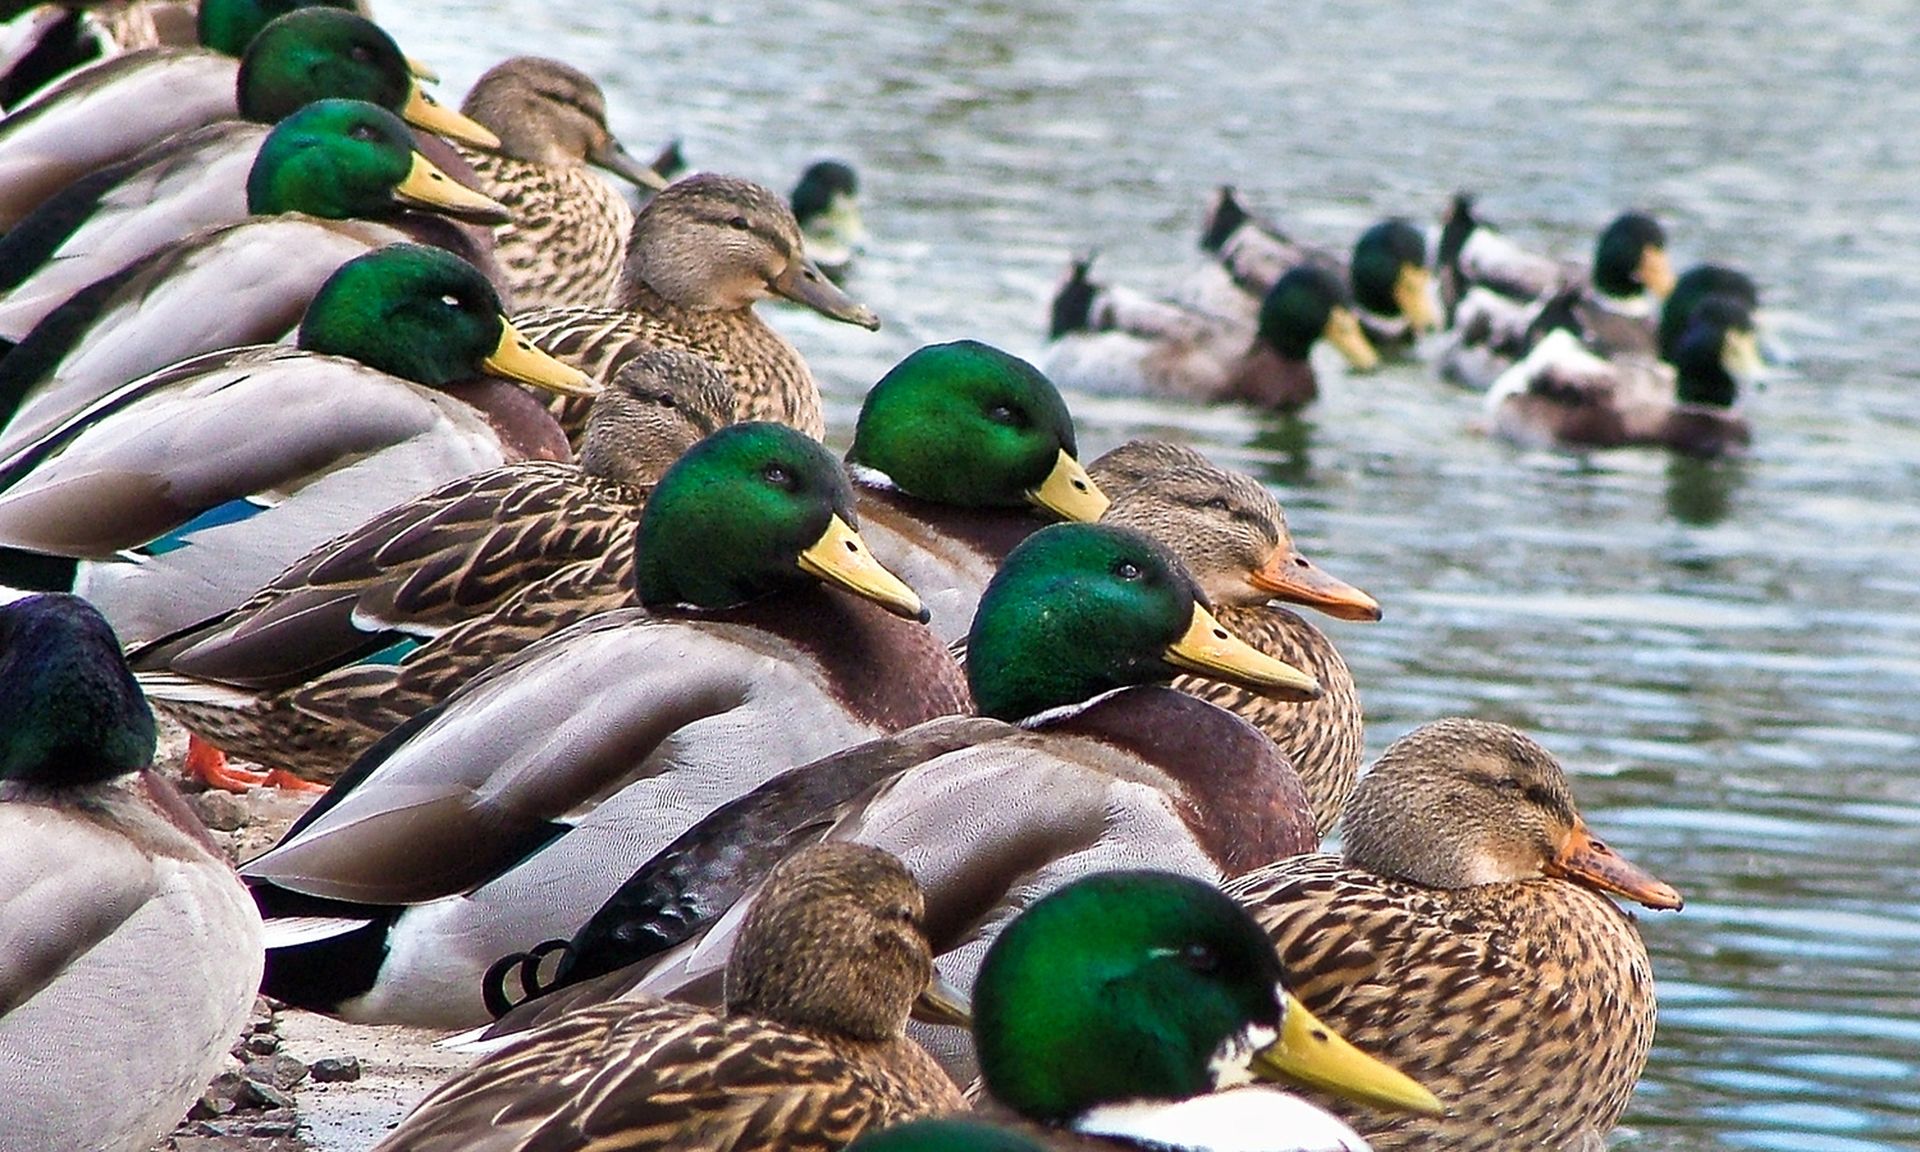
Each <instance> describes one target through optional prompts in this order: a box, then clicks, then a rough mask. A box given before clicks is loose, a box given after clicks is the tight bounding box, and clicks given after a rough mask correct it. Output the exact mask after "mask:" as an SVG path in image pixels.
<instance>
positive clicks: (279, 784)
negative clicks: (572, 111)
mask: <svg viewBox="0 0 1920 1152" xmlns="http://www.w3.org/2000/svg"><path fill="white" fill-rule="evenodd" d="M266 785H267V787H269V788H282V789H285V790H286V791H288V792H325V791H326V790H327V786H326V785H325V784H315V783H314V782H313V781H311V780H302V779H301V778H300V777H298V776H295V775H294V774H293V773H291V772H289V771H287V770H286V769H285V768H275V769H273V770H272V771H271V772H268V773H267V779H266Z"/></svg>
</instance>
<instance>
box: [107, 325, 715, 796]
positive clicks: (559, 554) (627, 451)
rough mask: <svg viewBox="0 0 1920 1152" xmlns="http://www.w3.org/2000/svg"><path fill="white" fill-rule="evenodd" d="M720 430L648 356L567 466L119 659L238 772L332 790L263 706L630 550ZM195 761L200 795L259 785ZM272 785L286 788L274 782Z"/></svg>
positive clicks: (422, 500) (702, 401)
mask: <svg viewBox="0 0 1920 1152" xmlns="http://www.w3.org/2000/svg"><path fill="white" fill-rule="evenodd" d="M732 420H733V388H732V386H731V385H729V384H728V383H727V382H726V380H725V379H724V378H722V377H721V375H720V374H719V372H718V371H716V370H715V369H714V368H713V366H712V365H710V364H708V363H707V362H706V361H704V360H701V359H700V358H698V357H696V356H692V355H690V354H688V353H685V352H675V351H673V350H671V349H666V348H658V349H653V350H651V351H648V352H646V353H643V354H642V355H640V356H638V357H636V358H634V359H633V360H631V361H629V362H628V363H627V365H626V367H624V368H622V369H621V370H620V373H619V375H617V376H615V377H614V380H613V383H612V384H611V385H609V386H608V388H607V390H606V391H605V393H603V394H602V395H601V397H600V399H599V400H598V401H596V402H595V403H594V406H593V413H592V415H591V416H590V417H588V420H587V436H586V440H585V442H584V444H583V445H582V448H581V453H580V461H579V464H578V465H577V466H576V465H575V464H572V463H563V462H556V461H550V460H524V461H518V462H515V463H511V464H503V465H501V466H500V467H498V468H491V469H488V470H486V471H482V472H475V473H473V474H471V475H469V476H463V477H461V478H459V479H457V480H454V481H451V482H449V483H447V484H444V485H442V486H441V487H439V488H437V489H435V490H433V491H432V492H429V493H427V494H426V495H424V496H421V497H419V498H417V499H415V500H411V501H408V502H406V503H403V504H400V505H397V506H396V507H393V508H390V509H388V510H386V511H385V512H382V513H380V514H379V515H378V516H376V517H374V518H373V519H371V520H369V521H367V522H366V523H365V524H362V525H360V526H359V527H357V528H355V529H353V530H352V531H350V532H347V533H344V534H342V535H340V536H338V537H335V538H334V539H332V540H329V541H327V543H325V544H323V545H322V546H320V547H319V548H316V549H314V550H313V551H312V552H309V553H308V554H307V555H305V556H303V557H301V558H300V559H299V560H298V561H296V562H295V563H294V564H293V565H292V566H291V567H289V568H288V569H287V570H286V571H285V572H282V573H281V574H280V575H279V576H278V577H276V578H275V579H274V581H273V583H271V584H269V585H267V586H266V587H265V588H263V589H262V590H261V591H259V592H258V593H255V594H254V596H253V597H252V598H251V599H250V600H248V601H247V602H246V603H245V604H242V605H241V606H240V607H238V608H236V609H234V610H233V611H232V612H230V613H227V614H225V615H223V616H221V617H219V618H217V619H215V620H213V621H209V622H208V623H207V624H205V625H203V626H201V627H199V628H196V629H193V630H191V631H188V632H185V633H183V634H179V635H175V636H171V637H168V638H167V639H166V640H165V641H164V642H162V643H161V644H158V645H155V646H151V647H149V648H148V649H146V650H142V651H136V652H134V653H132V654H131V655H130V659H131V661H132V663H133V665H134V667H136V668H138V669H141V670H143V671H146V672H155V673H157V672H158V671H160V670H163V669H164V670H165V671H166V672H167V673H170V675H166V676H158V675H155V676H151V677H149V679H150V680H151V681H152V683H150V684H149V685H148V687H149V688H150V689H151V690H152V691H153V693H154V698H155V700H156V702H158V703H159V704H160V706H161V707H162V708H163V709H164V710H166V711H167V712H169V713H171V714H173V715H175V716H177V717H178V718H179V719H181V720H183V721H184V722H185V723H186V724H187V726H188V727H189V728H190V729H192V730H194V731H195V732H196V733H198V732H202V731H204V732H208V733H211V734H215V735H217V737H218V738H219V739H220V740H222V741H226V740H231V741H232V742H233V748H232V750H233V751H235V752H238V753H241V754H243V755H246V756H248V757H249V758H250V759H254V760H258V761H261V762H263V763H269V764H276V765H281V764H284V766H285V767H291V768H297V769H300V770H303V771H306V772H308V773H310V774H312V775H314V776H316V777H317V778H320V779H326V778H329V777H331V776H332V775H334V774H335V773H334V772H333V771H326V770H324V769H323V767H322V766H317V765H315V764H314V763H313V762H311V761H310V760H308V759H307V758H304V757H300V756H288V755H285V754H284V750H285V749H287V748H288V747H289V746H293V745H297V744H299V743H300V741H299V739H298V730H294V731H289V730H288V728H287V726H286V725H285V724H276V723H275V722H274V719H273V714H272V704H271V703H269V702H268V700H267V699H265V697H270V696H272V695H273V694H275V693H284V692H286V691H288V690H289V689H297V688H298V686H300V685H301V684H303V683H305V682H307V681H309V680H312V679H314V678H316V677H318V676H320V675H322V674H324V673H326V672H329V671H331V670H333V669H335V668H339V667H344V666H346V665H349V664H352V663H354V662H355V661H358V660H361V659H364V658H368V657H370V656H371V657H372V658H373V659H375V660H379V661H385V662H392V661H397V660H399V659H400V658H401V656H403V655H404V654H405V653H406V652H407V651H409V650H411V649H413V648H415V647H417V646H418V645H420V644H421V643H424V642H426V641H428V640H431V639H432V638H433V637H435V636H438V635H440V634H441V633H443V632H444V631H446V630H447V629H448V628H449V627H451V626H452V625H455V624H458V623H459V622H460V621H462V620H466V619H470V618H472V617H475V616H480V615H484V614H485V613H487V612H489V611H491V610H492V609H494V608H497V607H499V606H500V605H501V604H502V603H503V602H504V601H506V600H507V599H508V598H509V597H511V596H513V595H514V594H515V593H516V592H518V591H519V590H520V589H521V588H524V587H526V586H528V585H529V584H532V583H534V582H535V581H537V580H539V579H540V578H542V577H545V576H547V575H549V574H550V573H552V572H555V571H557V570H559V569H561V568H563V567H566V566H567V565H568V564H571V563H575V562H578V561H582V560H592V559H596V558H598V557H599V556H601V555H603V554H604V553H606V552H608V551H611V550H613V549H615V548H622V547H627V545H628V541H629V540H630V539H631V537H632V532H633V527H634V522H635V520H636V519H637V518H638V516H639V512H640V507H641V505H642V504H643V503H644V502H645V501H646V497H647V493H648V492H649V491H651V490H652V488H653V485H654V483H655V482H656V481H657V480H658V479H659V478H660V476H661V474H662V473H664V472H665V471H666V469H667V467H668V465H670V464H672V463H673V461H674V460H676V459H678V458H679V457H680V455H681V453H683V452H685V451H686V450H687V449H688V448H691V447H692V446H693V445H694V444H695V443H696V442H697V441H699V440H700V439H701V438H702V437H704V436H707V435H710V434H711V433H713V432H714V431H715V430H716V429H718V428H720V427H721V426H723V425H725V424H728V423H731V422H732ZM193 682H204V683H207V684H214V685H224V686H227V687H229V688H232V689H242V690H249V691H252V692H254V693H257V694H259V695H260V696H261V697H262V699H261V700H260V701H259V702H258V703H257V704H256V706H255V707H253V708H249V709H238V708H234V707H232V706H225V707H222V706H219V705H198V704H197V703H196V702H195V701H194V700H193V699H191V697H192V696H193V695H194V693H193V691H192V683H193ZM175 696H181V697H186V698H185V699H182V700H180V701H175V700H174V699H173V697H175ZM196 739H197V737H196ZM367 743H371V741H367ZM223 746H224V744H223ZM360 750H361V749H359V748H355V749H353V750H352V752H351V753H350V752H340V753H339V754H338V755H337V756H335V757H333V758H332V763H334V764H338V765H344V764H345V763H347V762H348V761H350V760H351V759H352V755H353V754H354V753H357V752H358V751H360ZM195 752H197V753H199V758H197V759H196V758H195V757H194V756H191V755H190V756H189V759H188V762H189V765H190V766H191V767H193V768H195V769H196V770H198V771H199V772H200V774H201V776H202V778H203V779H205V780H207V782H208V783H211V784H216V785H218V786H220V787H226V788H233V789H236V790H244V789H245V788H246V787H248V786H251V785H255V784H261V783H265V782H267V777H263V776H262V775H261V774H259V773H251V772H246V771H242V770H239V769H232V768H226V767H224V766H223V765H222V764H221V762H220V759H219V757H218V756H217V754H212V753H210V752H209V751H207V750H203V749H202V748H199V747H196V749H195ZM268 776H270V777H271V778H272V781H273V782H275V783H279V784H288V783H289V780H288V777H287V776H286V775H285V774H284V773H282V774H274V773H269V774H268ZM294 779H296V780H297V779H298V778H297V777H295V778H294Z"/></svg>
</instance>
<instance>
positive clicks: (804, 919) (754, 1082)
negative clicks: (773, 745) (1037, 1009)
mask: <svg viewBox="0 0 1920 1152" xmlns="http://www.w3.org/2000/svg"><path fill="white" fill-rule="evenodd" d="M924 919H925V901H924V899H923V897H922V895H921V893H920V889H919V886H918V885H917V884H915V883H914V881H913V878H912V877H911V876H910V875H908V873H907V870H906V869H905V868H903V867H902V866H901V865H900V862H899V861H898V860H896V859H894V858H893V857H891V856H889V855H888V854H886V853H885V852H880V851H877V850H874V849H871V848H865V847H861V846H859V845H853V844H823V845H819V846H817V847H814V848H811V849H808V850H807V851H804V852H802V853H799V854H796V855H795V856H794V857H792V858H791V859H789V860H787V861H786V862H785V863H783V864H782V865H781V866H780V867H779V868H778V869H777V870H776V871H775V872H774V873H773V875H772V876H771V877H769V879H768V883H767V885H766V887H765V888H764V889H762V891H761V893H760V896H759V898H758V899H757V900H755V901H754V906H753V910H752V911H751V912H750V913H749V914H748V917H747V923H746V926H745V929H744V931H743V932H742V935H741V943H740V948H739V949H738V950H737V951H736V952H735V954H734V958H733V960H732V962H731V963H730V964H729V965H728V969H727V991H726V1007H725V1010H724V1011H723V1012H714V1011H711V1010H709V1009H704V1008H697V1007H692V1006H689V1005H685V1004H676V1003H672V1002H668V1001H651V1002H645V1003H633V1002H624V1003H616V1004H608V1005H602V1006H600V1007H596V1008H588V1009H584V1010H582V1011H580V1012H576V1013H573V1014H571V1015H568V1016H565V1017H562V1018H560V1019H559V1020H556V1021H555V1022H554V1023H553V1024H552V1025H551V1026H549V1027H547V1028H543V1029H541V1030H540V1031H539V1032H536V1033H534V1034H532V1035H530V1036H528V1037H526V1038H525V1039H523V1040H520V1041H519V1042H517V1043H515V1044H513V1045H512V1046H510V1047H509V1048H507V1049H506V1050H505V1051H502V1052H499V1053H497V1054H495V1055H493V1056H491V1057H489V1058H488V1059H486V1060H483V1061H481V1062H480V1063H479V1064H477V1065H475V1066H474V1067H473V1068H471V1069H469V1070H467V1071H466V1072H463V1073H461V1074H459V1075H458V1076H455V1077H454V1078H453V1079H452V1080H450V1081H448V1082H447V1083H446V1084H444V1085H442V1086H441V1087H439V1088H438V1089H436V1090H435V1091H434V1092H432V1093H431V1094H429V1095H428V1096H427V1098H426V1099H425V1100H423V1101H422V1102H421V1103H420V1105H419V1107H417V1108H415V1109H414V1110H413V1112H412V1113H411V1114H410V1115H409V1116H408V1117H407V1118H406V1119H405V1120H403V1121H401V1123H400V1127H399V1128H397V1129H395V1130H394V1132H393V1133H392V1134H391V1135H389V1136H388V1137H387V1138H386V1139H385V1140H382V1141H381V1142H380V1143H379V1144H378V1145H377V1146H376V1152H435V1150H439V1149H445V1150H447V1152H452V1150H454V1149H459V1150H460V1152H523V1150H524V1152H531V1150H533V1149H540V1150H541V1152H570V1150H572V1152H587V1150H588V1149H595V1148H605V1147H609V1146H613V1145H617V1146H618V1147H620V1148H623V1149H633V1150H635V1152H641V1150H644V1149H674V1150H676V1152H680V1150H685V1152H790V1150H795V1149H814V1148H818V1149H823V1150H824V1149H833V1148H839V1147H841V1146H842V1145H844V1144H846V1143H847V1142H848V1141H849V1140H851V1139H853V1138H854V1137H855V1136H857V1135H859V1134H860V1133H861V1132H863V1131H865V1130H867V1129H869V1128H879V1127H883V1126H885V1125H888V1124H892V1123H897V1122H899V1121H902V1120H908V1119H912V1118H914V1117H917V1116H929V1115H934V1114H937V1113H942V1112H957V1111H964V1110H965V1109H966V1106H967V1105H966V1100H965V1098H964V1097H963V1096H962V1095H961V1094H960V1090H959V1089H958V1088H957V1087H955V1086H954V1084H953V1082H952V1081H951V1080H949V1079H948V1078H947V1076H946V1074H945V1073H943V1072H941V1071H940V1068H939V1066H938V1065H936V1064H934V1062H933V1060H932V1059H931V1058H930V1057H928V1055H927V1054H926V1052H924V1051H923V1050H921V1048H920V1047H919V1045H917V1044H915V1043H914V1042H913V1041H912V1040H909V1039H907V1037H906V1035H905V1032H904V1028H905V1025H906V1022H907V1014H908V1012H909V1010H910V1009H912V1008H913V1007H914V1005H915V1003H916V1001H917V1000H919V1001H925V1000H926V999H927V998H928V997H929V995H930V994H931V993H932V992H933V991H935V989H934V988H933V979H934V970H933V958H932V956H931V954H930V952H929V949H928V946H927V940H926V936H925V934H924ZM936 1003H940V1004H942V1005H943V1006H944V1005H945V1004H947V1003H950V1002H948V1001H936Z"/></svg>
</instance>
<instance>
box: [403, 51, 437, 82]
mask: <svg viewBox="0 0 1920 1152" xmlns="http://www.w3.org/2000/svg"><path fill="white" fill-rule="evenodd" d="M405 59H406V61H407V72H408V73H409V74H410V75H411V76H412V77H413V78H414V79H415V80H425V81H426V82H427V83H429V84H438V83H440V73H438V72H436V71H434V70H433V65H431V64H427V63H425V62H423V61H420V60H416V59H414V58H413V57H411V56H407V57H405Z"/></svg>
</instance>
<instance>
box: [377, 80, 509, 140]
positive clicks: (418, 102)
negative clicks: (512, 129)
mask: <svg viewBox="0 0 1920 1152" xmlns="http://www.w3.org/2000/svg"><path fill="white" fill-rule="evenodd" d="M400 119H402V120H405V121H406V122H407V123H409V124H411V125H413V126H414V127H415V128H420V129H423V130H425V131H428V132H432V133H434V134H435V135H437V136H445V137H446V138H447V139H449V140H457V141H459V142H460V143H462V144H471V145H473V146H474V147H476V148H485V149H487V150H488V151H492V150H494V149H496V148H498V147H500V137H498V136H495V135H494V134H493V133H492V132H490V131H488V130H487V127H486V126H485V125H484V124H481V123H479V122H477V121H475V120H472V119H469V118H468V117H466V116H463V115H461V114H460V113H458V112H455V111H454V110H453V109H451V108H448V107H445V106H444V105H441V104H439V103H437V102H435V100H434V98H433V97H431V96H429V95H427V94H426V92H424V91H423V90H422V89H421V87H420V85H419V84H417V83H416V84H415V85H413V88H412V90H411V91H409V92H408V93H407V106H406V107H404V108H402V109H400Z"/></svg>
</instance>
